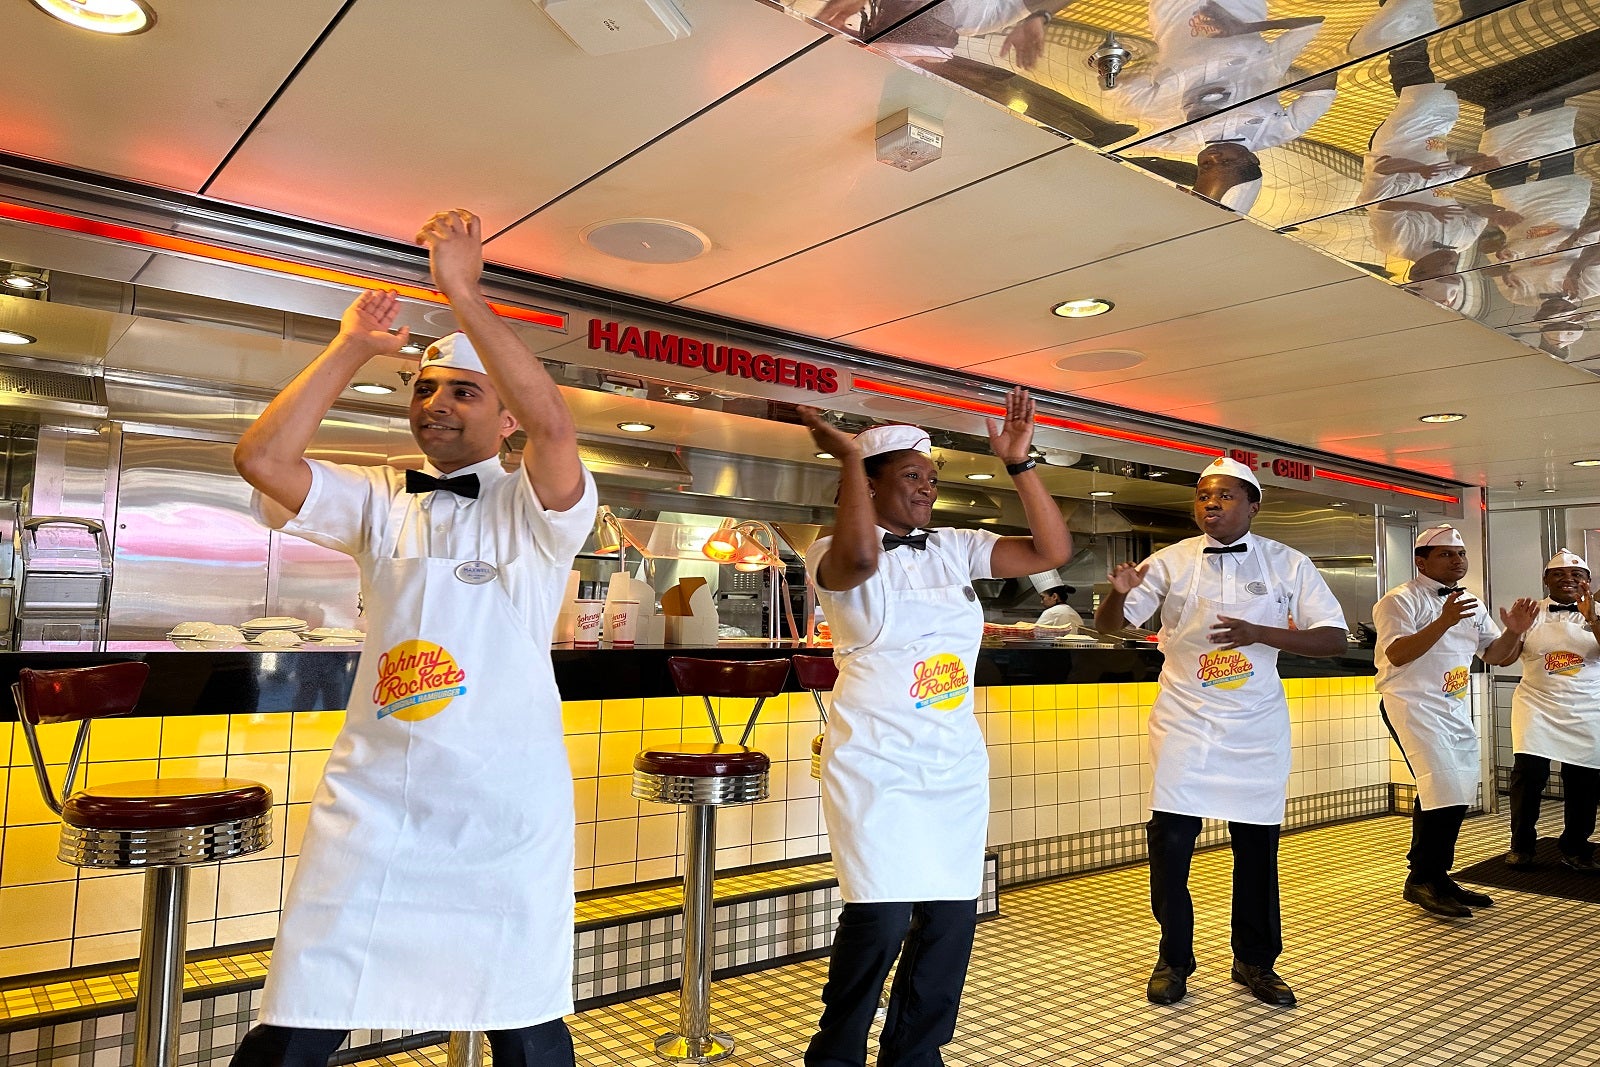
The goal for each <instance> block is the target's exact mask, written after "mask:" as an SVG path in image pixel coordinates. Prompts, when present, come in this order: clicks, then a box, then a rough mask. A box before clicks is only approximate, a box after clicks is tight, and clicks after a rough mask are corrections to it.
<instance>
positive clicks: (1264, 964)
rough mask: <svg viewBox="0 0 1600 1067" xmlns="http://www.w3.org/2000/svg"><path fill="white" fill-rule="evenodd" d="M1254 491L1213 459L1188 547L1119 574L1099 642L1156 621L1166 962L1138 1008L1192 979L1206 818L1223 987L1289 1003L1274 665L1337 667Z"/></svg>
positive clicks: (1330, 613) (1315, 581)
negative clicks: (1213, 841) (1213, 831)
mask: <svg viewBox="0 0 1600 1067" xmlns="http://www.w3.org/2000/svg"><path fill="white" fill-rule="evenodd" d="M1260 508H1261V483H1260V482H1259V481H1257V479H1256V476H1255V472H1254V471H1252V470H1251V469H1250V468H1249V467H1246V466H1245V465H1244V464H1242V463H1238V462H1235V461H1234V460H1231V459H1228V458H1226V457H1220V458H1218V459H1217V460H1216V461H1215V462H1213V463H1211V464H1210V465H1209V466H1208V467H1206V468H1205V470H1204V471H1202V472H1201V475H1200V481H1199V483H1198V484H1197V485H1196V486H1195V490H1194V520H1195V524H1196V525H1197V526H1199V527H1200V530H1201V534H1200V536H1199V537H1191V538H1188V539H1187V540H1184V541H1179V542H1178V543H1177V544H1175V545H1170V546H1168V547H1167V548H1163V549H1162V550H1161V551H1159V552H1157V553H1155V554H1154V555H1153V556H1151V557H1150V558H1149V559H1147V560H1145V562H1144V563H1142V564H1140V565H1139V566H1137V567H1136V566H1134V565H1133V564H1131V563H1122V564H1118V565H1117V567H1116V568H1115V569H1114V570H1113V571H1112V572H1111V576H1110V580H1111V591H1110V592H1109V593H1108V594H1107V595H1106V596H1105V598H1104V599H1103V600H1102V601H1101V602H1100V607H1099V609H1098V610H1097V611H1096V612H1095V629H1097V630H1099V631H1100V632H1101V633H1112V632H1115V631H1117V630H1120V629H1122V628H1123V627H1124V626H1126V625H1127V624H1128V623H1129V622H1133V623H1135V624H1142V623H1143V622H1144V621H1145V620H1147V619H1149V618H1150V616H1151V615H1152V614H1154V613H1155V612H1156V609H1157V608H1158V607H1159V608H1160V618H1161V634H1160V648H1161V651H1162V654H1163V656H1164V660H1163V662H1162V666H1161V678H1160V682H1161V691H1160V693H1159V694H1157V696H1156V700H1155V703H1154V704H1153V705H1152V706H1151V708H1150V761H1151V763H1152V764H1153V765H1154V770H1155V787H1154V791H1153V793H1152V796H1151V802H1150V807H1151V812H1150V822H1149V823H1148V824H1147V825H1146V828H1145V830H1146V837H1147V840H1148V842H1149V846H1150V908H1151V911H1153V912H1154V913H1155V917H1156V921H1157V922H1158V923H1160V925H1161V949H1160V953H1159V955H1158V956H1157V958H1156V965H1155V969H1154V971H1152V973H1151V975H1150V980H1149V982H1148V983H1147V984H1146V987H1145V996H1146V997H1147V998H1148V999H1149V1000H1150V1001H1152V1002H1153V1003H1156V1004H1173V1003H1176V1002H1177V1001H1179V1000H1182V999H1183V998H1184V997H1185V996H1186V995H1187V993H1188V978H1189V976H1190V975H1191V974H1192V973H1193V972H1194V970H1195V966H1196V960H1195V955H1194V904H1193V901H1192V898H1191V897H1190V895H1189V862H1190V860H1191V858H1192V857H1193V856H1194V847H1195V842H1196V840H1198V838H1199V836H1200V829H1201V820H1202V819H1223V820H1226V821H1227V823H1228V833H1229V835H1230V837H1231V840H1232V845H1233V921H1232V947H1233V967H1232V971H1231V974H1232V978H1233V980H1234V981H1235V982H1237V983H1239V984H1240V985H1243V986H1245V987H1246V988H1247V989H1249V991H1250V992H1251V993H1252V994H1253V995H1254V996H1255V997H1256V998H1257V999H1258V1000H1261V1001H1264V1002H1265V1003H1268V1004H1279V1005H1290V1004H1293V1003H1294V1002H1295V997H1294V993H1293V992H1292V991H1291V990H1290V988H1289V985H1288V983H1287V982H1285V981H1284V980H1283V979H1282V978H1281V977H1279V975H1278V973H1277V971H1276V970H1274V965H1275V964H1276V962H1277V958H1278V955H1279V954H1280V953H1281V952H1282V951H1283V930H1282V922H1281V919H1280V916H1279V911H1278V832H1279V830H1280V828H1281V826H1282V823H1283V813H1284V806H1285V798H1286V796H1287V793H1288V786H1289V765H1290V738H1289V705H1288V700H1287V699H1286V698H1285V696H1284V692H1283V683H1282V682H1281V681H1280V680H1279V677H1278V653H1279V652H1280V651H1281V652H1291V653H1294V654H1296V655H1300V656H1320V657H1329V656H1337V655H1339V654H1340V653H1341V652H1343V651H1344V650H1345V648H1346V647H1347V641H1346V634H1345V621H1344V614H1343V612H1342V611H1341V609H1340V607H1339V601H1338V600H1337V599H1336V598H1335V597H1334V595H1333V593H1332V591H1331V590H1329V588H1328V584H1327V583H1326V582H1325V581H1323V579H1322V575H1320V574H1318V573H1317V568H1316V566H1315V565H1313V564H1312V562H1311V560H1310V559H1309V558H1307V557H1306V556H1305V555H1303V554H1301V553H1299V552H1296V551H1295V550H1294V549H1292V548H1289V547H1288V546H1287V545H1282V544H1279V543H1278V542H1276V541H1269V540H1267V539H1266V538H1265V537H1257V536H1256V535H1255V534H1252V533H1251V532H1250V521H1251V519H1253V518H1254V517H1255V514H1256V512H1257V511H1259V510H1260Z"/></svg>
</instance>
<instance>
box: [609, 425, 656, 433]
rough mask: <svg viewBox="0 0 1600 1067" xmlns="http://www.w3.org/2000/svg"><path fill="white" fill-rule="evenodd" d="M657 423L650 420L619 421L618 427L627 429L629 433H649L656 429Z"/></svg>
mask: <svg viewBox="0 0 1600 1067" xmlns="http://www.w3.org/2000/svg"><path fill="white" fill-rule="evenodd" d="M655 428H656V427H655V424H654V423H650V422H619V423H617V429H619V430H627V431H628V432H629V433H649V432H650V431H651V430H653V429H655Z"/></svg>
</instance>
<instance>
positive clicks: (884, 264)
mask: <svg viewBox="0 0 1600 1067" xmlns="http://www.w3.org/2000/svg"><path fill="white" fill-rule="evenodd" d="M942 165H943V161H942V160H941V161H940V162H939V163H935V164H930V169H931V167H934V166H942ZM1153 186H1154V183H1153V182H1152V181H1151V179H1150V178H1149V177H1148V176H1147V175H1146V174H1145V173H1144V172H1142V171H1139V170H1137V169H1135V168H1133V167H1125V166H1122V165H1119V164H1117V163H1115V162H1113V161H1112V160H1110V159H1108V158H1107V157H1105V156H1101V155H1097V154H1096V153H1094V152H1091V151H1089V150H1088V149H1084V148H1069V149H1064V150H1062V151H1059V152H1053V153H1051V154H1050V155H1048V156H1045V157H1043V158H1041V159H1035V160H1033V161H1031V162H1029V163H1025V164H1023V165H1022V166H1019V167H1014V168H1012V169H1011V170H1008V171H1004V172H1002V173H1000V174H997V175H995V176H994V177H992V178H989V179H987V180H985V181H982V182H979V183H977V184H975V185H969V186H966V187H965V188H962V189H957V190H956V191H955V192H953V193H950V194H949V195H947V196H943V197H940V198H938V199H936V200H933V201H930V202H928V203H926V204H923V205H921V206H920V207H917V208H913V209H912V210H910V211H906V212H902V213H901V214H899V215H895V216H892V217H891V218H887V219H884V220H883V221H882V222H879V223H876V224H874V225H871V226H867V227H865V228H863V229H860V230H856V231H855V232H853V233H846V234H845V235H844V236H842V237H840V238H838V239H837V240H833V241H829V242H828V243H826V244H823V245H820V246H818V247H816V248H812V249H809V250H808V251H805V252H801V253H799V254H798V255H794V256H791V257H789V258H788V259H783V260H780V261H778V262H777V263H774V264H772V265H771V266H768V267H763V268H761V269H759V270H756V271H753V272H751V273H749V274H746V275H743V276H742V277H738V278H734V279H733V280H732V281H728V282H725V283H723V284H721V285H717V286H714V287H712V288H710V289H707V290H704V291H702V292H699V293H695V294H693V295H691V296H689V297H687V298H686V299H684V300H682V301H681V303H684V304H686V305H688V306H690V307H694V308H699V309H702V310H705V311H712V312H716V313H719V314H723V315H731V316H734V317H736V318H742V319H749V320H752V321H756V322H764V323H767V324H769V325H773V326H778V327H781V328H784V329H789V330H795V331H798V332H801V333H806V334H810V335H812V336H817V337H838V336H840V335H842V334H848V333H855V332H858V331H861V330H865V329H867V328H868V327H870V326H876V325H879V324H881V323H886V322H892V321H894V320H896V319H901V318H905V317H907V316H909V315H915V314H918V313H919V312H923V311H928V310H930V309H932V308H937V307H941V306H943V305H946V304H953V303H957V302H959V301H962V300H965V299H967V298H969V297H972V296H975V295H978V294H982V293H989V292H993V291H995V290H998V289H1004V288H1006V287H1008V286H1013V285H1016V284H1018V283H1020V282H1025V281H1029V280H1031V279H1034V278H1039V277H1043V276H1045V275H1049V274H1056V273H1059V272H1060V271H1063V270H1068V269H1070V268H1073V267H1077V266H1081V265H1083V264H1085V263H1092V262H1094V261H1095V260H1099V259H1105V258H1106V257H1108V256H1116V255H1121V254H1123V253H1127V252H1132V251H1133V250H1135V249H1137V248H1142V247H1144V246H1146V245H1150V244H1156V243H1158V242H1161V241H1166V240H1171V239H1172V238H1175V237H1180V236H1182V235H1184V234H1189V233H1195V232H1197V231H1199V230H1204V229H1209V228H1212V227H1216V226H1224V225H1227V224H1229V223H1230V222H1233V221H1234V220H1235V216H1233V215H1232V214H1230V213H1227V212H1223V211H1219V210H1218V209H1217V208H1216V207H1215V206H1214V205H1211V204H1208V203H1206V202H1205V201H1203V200H1200V199H1198V198H1196V197H1190V196H1164V195H1156V194H1155V193H1153V192H1152V187H1153ZM1063 190H1072V195H1070V196H1063V195H1062V191H1063ZM975 247H977V248H993V249H1004V253H1005V254H1004V255H991V256H973V255H972V254H971V253H972V249H973V248H975ZM910 264H914V265H915V268H914V269H907V267H908V265H910ZM863 277H866V278H871V279H872V284H870V285H863V284H862V278H863Z"/></svg>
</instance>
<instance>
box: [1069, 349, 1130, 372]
mask: <svg viewBox="0 0 1600 1067" xmlns="http://www.w3.org/2000/svg"><path fill="white" fill-rule="evenodd" d="M1146 358H1147V357H1146V356H1145V354H1144V353H1143V352H1135V351H1133V350H1132V349H1129V348H1108V349H1105V350H1103V351H1100V352H1080V353H1078V354H1077V355H1075V356H1064V357H1062V358H1061V359H1058V360H1056V362H1055V367H1056V370H1070V371H1108V370H1127V369H1128V368H1129V367H1137V366H1138V365H1139V364H1141V363H1143V362H1144V361H1145V359H1146Z"/></svg>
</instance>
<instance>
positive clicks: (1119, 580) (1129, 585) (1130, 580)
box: [1107, 563, 1150, 596]
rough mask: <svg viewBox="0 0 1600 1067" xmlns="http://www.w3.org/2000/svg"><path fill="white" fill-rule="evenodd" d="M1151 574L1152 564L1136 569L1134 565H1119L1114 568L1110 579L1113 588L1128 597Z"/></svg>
mask: <svg viewBox="0 0 1600 1067" xmlns="http://www.w3.org/2000/svg"><path fill="white" fill-rule="evenodd" d="M1149 573H1150V564H1148V563H1146V564H1145V565H1144V566H1142V567H1136V566H1134V565H1133V564H1132V563H1119V564H1117V565H1116V566H1115V567H1113V568H1112V570H1111V573H1110V575H1108V576H1107V577H1109V579H1110V581H1111V588H1112V589H1113V590H1114V591H1115V592H1118V593H1121V594H1122V595H1123V596H1126V595H1128V594H1129V593H1131V592H1133V591H1134V590H1135V589H1137V588H1139V587H1140V586H1141V585H1143V584H1144V576H1145V575H1146V574H1149Z"/></svg>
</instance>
